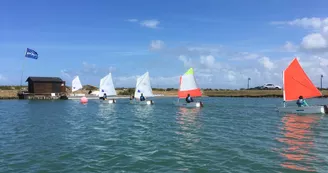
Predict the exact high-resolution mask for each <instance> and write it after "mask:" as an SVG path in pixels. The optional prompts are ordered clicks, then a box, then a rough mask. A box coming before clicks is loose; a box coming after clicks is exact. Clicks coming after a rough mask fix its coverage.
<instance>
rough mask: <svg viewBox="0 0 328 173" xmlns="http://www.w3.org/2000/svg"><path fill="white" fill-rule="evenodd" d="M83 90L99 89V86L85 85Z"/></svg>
mask: <svg viewBox="0 0 328 173" xmlns="http://www.w3.org/2000/svg"><path fill="white" fill-rule="evenodd" d="M82 89H83V90H98V89H99V88H98V87H95V86H92V85H84V86H83V87H82Z"/></svg>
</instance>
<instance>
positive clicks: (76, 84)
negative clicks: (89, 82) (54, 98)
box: [72, 76, 82, 92]
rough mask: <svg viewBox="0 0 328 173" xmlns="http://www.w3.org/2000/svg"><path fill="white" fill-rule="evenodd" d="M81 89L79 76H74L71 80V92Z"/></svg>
mask: <svg viewBox="0 0 328 173" xmlns="http://www.w3.org/2000/svg"><path fill="white" fill-rule="evenodd" d="M79 89H82V84H81V81H80V78H79V76H76V77H75V78H74V79H73V81H72V92H74V91H77V90H79Z"/></svg>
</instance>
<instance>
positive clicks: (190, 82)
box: [174, 68, 203, 108]
mask: <svg viewBox="0 0 328 173" xmlns="http://www.w3.org/2000/svg"><path fill="white" fill-rule="evenodd" d="M188 94H190V96H191V97H193V98H195V97H201V96H202V92H201V90H200V88H199V87H198V86H197V83H196V79H195V76H194V70H193V68H190V69H189V70H188V71H187V72H186V73H185V74H184V75H182V76H181V77H180V87H179V91H178V101H177V102H175V103H174V104H175V105H176V106H180V107H187V108H197V107H203V103H202V102H191V103H187V102H186V101H182V102H180V99H182V98H183V99H184V98H186V97H187V96H188Z"/></svg>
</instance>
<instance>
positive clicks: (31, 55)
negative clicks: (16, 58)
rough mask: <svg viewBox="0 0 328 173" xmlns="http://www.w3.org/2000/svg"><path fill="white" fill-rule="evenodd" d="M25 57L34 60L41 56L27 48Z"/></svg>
mask: <svg viewBox="0 0 328 173" xmlns="http://www.w3.org/2000/svg"><path fill="white" fill-rule="evenodd" d="M25 57H27V58H32V59H38V58H39V55H38V53H37V52H35V51H34V50H32V49H29V48H27V49H26V53H25Z"/></svg>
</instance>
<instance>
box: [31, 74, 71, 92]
mask: <svg viewBox="0 0 328 173" xmlns="http://www.w3.org/2000/svg"><path fill="white" fill-rule="evenodd" d="M26 82H28V93H29V94H34V95H50V94H51V93H55V94H59V93H65V92H66V87H65V81H63V80H62V79H61V78H59V77H28V78H27V79H26Z"/></svg>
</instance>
